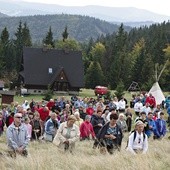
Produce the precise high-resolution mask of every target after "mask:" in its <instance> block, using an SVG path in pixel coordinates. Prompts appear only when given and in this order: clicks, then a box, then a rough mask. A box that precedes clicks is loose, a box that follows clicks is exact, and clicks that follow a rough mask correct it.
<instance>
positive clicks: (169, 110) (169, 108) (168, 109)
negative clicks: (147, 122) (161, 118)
mask: <svg viewBox="0 0 170 170" xmlns="http://www.w3.org/2000/svg"><path fill="white" fill-rule="evenodd" d="M167 113H168V115H169V116H170V105H169V107H168V108H167Z"/></svg>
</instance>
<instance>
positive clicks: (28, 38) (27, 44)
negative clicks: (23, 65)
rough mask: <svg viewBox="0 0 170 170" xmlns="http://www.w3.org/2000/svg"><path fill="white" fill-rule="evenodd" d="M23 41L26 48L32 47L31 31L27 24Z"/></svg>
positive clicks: (23, 30)
mask: <svg viewBox="0 0 170 170" xmlns="http://www.w3.org/2000/svg"><path fill="white" fill-rule="evenodd" d="M22 41H23V46H24V47H30V46H32V41H31V35H30V30H29V28H28V26H27V23H26V22H25V23H24V27H23V28H22Z"/></svg>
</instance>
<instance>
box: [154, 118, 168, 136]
mask: <svg viewBox="0 0 170 170" xmlns="http://www.w3.org/2000/svg"><path fill="white" fill-rule="evenodd" d="M155 124H156V132H155V135H156V136H157V137H161V136H165V134H166V121H165V120H162V119H157V120H156V121H155Z"/></svg>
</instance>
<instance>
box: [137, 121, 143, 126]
mask: <svg viewBox="0 0 170 170" xmlns="http://www.w3.org/2000/svg"><path fill="white" fill-rule="evenodd" d="M139 125H144V123H143V122H142V121H141V120H138V121H137V122H136V123H135V126H139Z"/></svg>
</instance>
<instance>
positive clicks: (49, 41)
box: [43, 26, 55, 48]
mask: <svg viewBox="0 0 170 170" xmlns="http://www.w3.org/2000/svg"><path fill="white" fill-rule="evenodd" d="M43 43H44V44H45V45H47V46H49V45H50V46H51V47H52V48H54V47H55V45H54V44H55V43H54V40H53V33H52V30H51V26H50V28H49V31H48V33H47V35H46V37H45V39H44V40H43Z"/></svg>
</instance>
